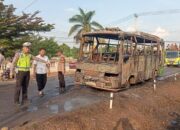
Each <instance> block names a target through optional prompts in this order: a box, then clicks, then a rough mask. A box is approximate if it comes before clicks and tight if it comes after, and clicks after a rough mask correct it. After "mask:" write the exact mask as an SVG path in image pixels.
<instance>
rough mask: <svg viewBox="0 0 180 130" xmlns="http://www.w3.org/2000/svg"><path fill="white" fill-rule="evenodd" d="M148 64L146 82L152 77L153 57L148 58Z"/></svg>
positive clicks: (148, 56) (146, 65)
mask: <svg viewBox="0 0 180 130" xmlns="http://www.w3.org/2000/svg"><path fill="white" fill-rule="evenodd" d="M145 60H146V64H145V68H146V69H145V80H148V79H150V78H151V77H152V64H151V56H150V55H147V56H146V59H145Z"/></svg>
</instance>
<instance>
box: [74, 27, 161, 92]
mask: <svg viewBox="0 0 180 130" xmlns="http://www.w3.org/2000/svg"><path fill="white" fill-rule="evenodd" d="M163 54H164V41H163V40H162V39H160V38H159V37H157V36H154V35H150V34H147V33H144V32H124V31H122V30H120V29H118V28H106V29H104V30H98V31H95V32H90V33H85V34H83V38H82V43H81V45H80V51H79V59H78V63H77V66H76V67H77V69H76V73H75V81H76V83H77V84H83V85H88V86H91V87H95V88H98V89H103V90H109V91H119V90H122V89H127V88H129V86H130V84H136V83H138V82H143V81H146V80H148V79H152V78H154V77H156V76H158V72H159V71H160V70H161V69H162V67H163V66H164V55H163Z"/></svg>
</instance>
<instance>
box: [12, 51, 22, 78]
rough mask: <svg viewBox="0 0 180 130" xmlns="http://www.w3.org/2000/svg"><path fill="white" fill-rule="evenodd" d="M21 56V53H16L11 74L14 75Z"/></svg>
mask: <svg viewBox="0 0 180 130" xmlns="http://www.w3.org/2000/svg"><path fill="white" fill-rule="evenodd" d="M19 56H20V54H19V53H16V54H15V56H14V58H13V61H12V65H11V70H10V71H11V72H10V74H13V73H14V72H15V66H16V65H17V61H18V59H19ZM10 77H12V75H10Z"/></svg>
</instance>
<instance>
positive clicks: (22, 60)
mask: <svg viewBox="0 0 180 130" xmlns="http://www.w3.org/2000/svg"><path fill="white" fill-rule="evenodd" d="M30 46H31V43H30V42H25V43H24V44H23V48H22V52H20V53H16V55H15V57H14V59H13V65H14V66H15V67H16V68H17V70H18V72H17V77H16V87H15V94H14V103H15V104H16V105H20V100H19V98H20V92H21V90H22V102H21V103H22V104H27V103H29V100H28V95H27V93H28V85H29V80H30V67H31V62H32V60H36V61H39V62H42V63H46V64H47V65H48V64H49V63H48V62H46V61H44V60H42V59H39V58H37V57H35V56H33V55H31V54H30ZM13 68H14V67H13Z"/></svg>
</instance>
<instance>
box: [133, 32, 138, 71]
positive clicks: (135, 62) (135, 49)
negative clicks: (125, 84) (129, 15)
mask: <svg viewBox="0 0 180 130" xmlns="http://www.w3.org/2000/svg"><path fill="white" fill-rule="evenodd" d="M134 41H135V48H134V51H135V55H134V65H135V66H136V73H138V67H139V63H138V62H139V60H138V62H137V61H136V57H137V56H138V55H137V44H138V42H137V39H136V35H134ZM138 59H139V56H138ZM136 64H137V65H136ZM134 69H135V68H134Z"/></svg>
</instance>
